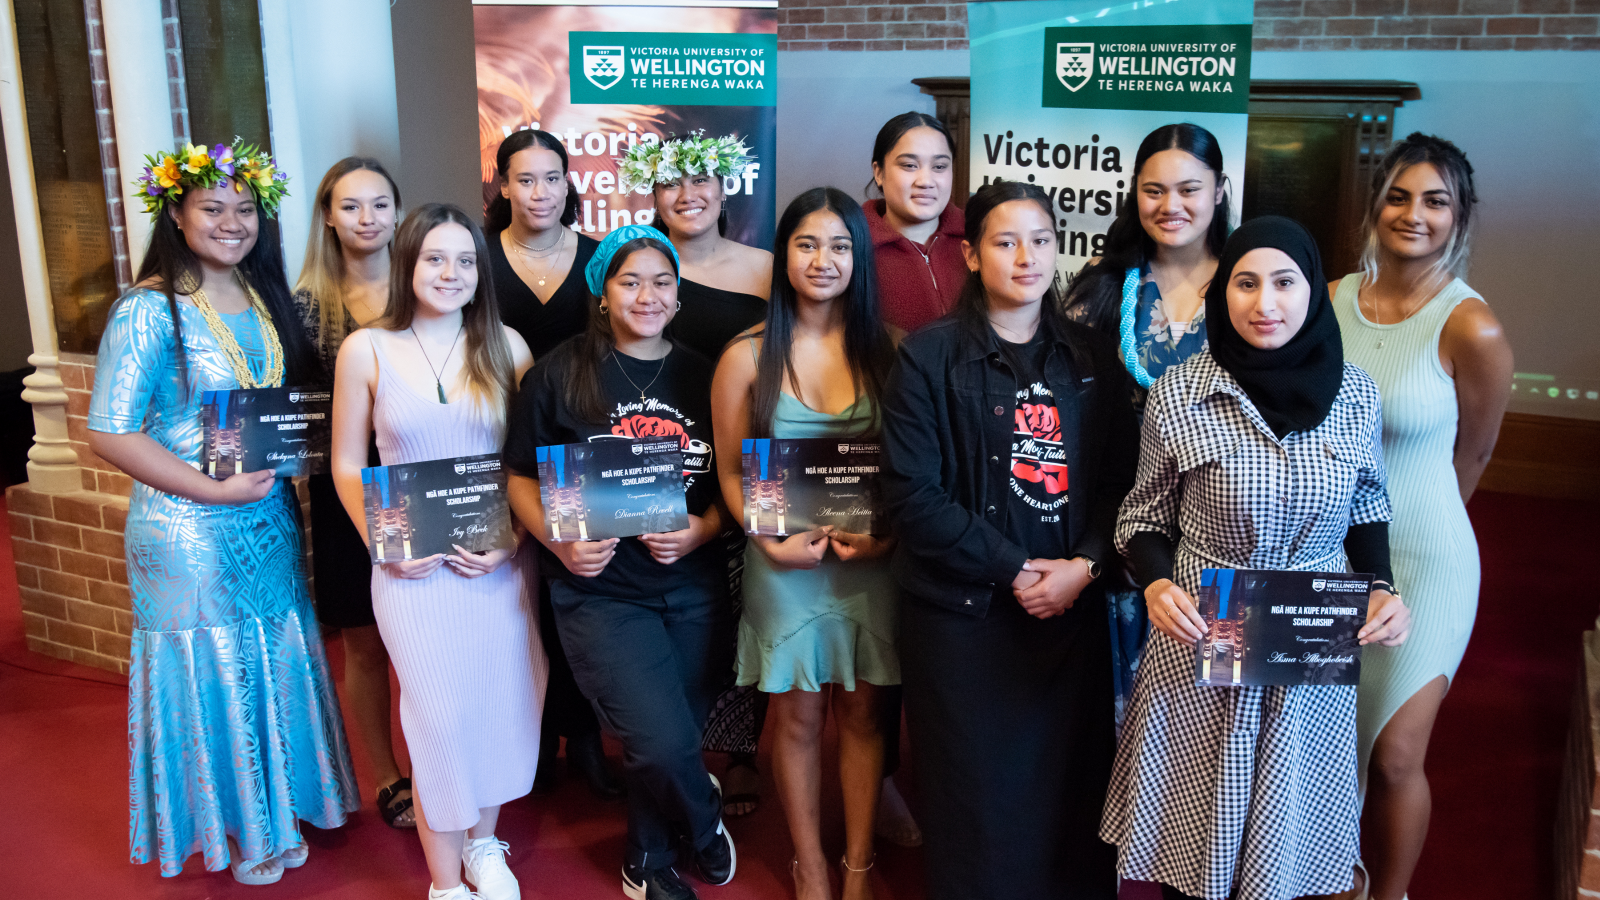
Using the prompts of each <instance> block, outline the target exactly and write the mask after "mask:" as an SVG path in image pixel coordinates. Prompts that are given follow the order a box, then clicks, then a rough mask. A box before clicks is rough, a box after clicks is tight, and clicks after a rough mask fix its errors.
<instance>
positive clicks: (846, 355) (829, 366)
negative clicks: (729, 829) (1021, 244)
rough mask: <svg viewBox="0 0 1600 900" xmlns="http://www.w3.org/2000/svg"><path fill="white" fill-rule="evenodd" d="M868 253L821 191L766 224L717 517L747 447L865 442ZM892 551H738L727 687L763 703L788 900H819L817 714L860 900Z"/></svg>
mask: <svg viewBox="0 0 1600 900" xmlns="http://www.w3.org/2000/svg"><path fill="white" fill-rule="evenodd" d="M869 241H870V236H869V234H868V230H867V223H866V219H865V217H864V216H863V215H862V213H861V207H860V206H858V205H857V204H856V202H855V201H854V200H851V199H850V198H849V196H847V195H846V194H844V193H843V192H842V191H839V190H836V189H834V188H813V189H811V190H809V191H806V192H805V193H803V194H801V195H800V196H799V197H796V198H795V199H794V201H793V202H792V203H790V204H789V208H788V209H786V210H785V211H784V213H783V217H782V218H781V219H780V220H779V221H778V233H777V238H776V241H775V243H774V246H775V247H776V248H777V254H776V262H777V267H778V271H779V272H781V273H782V275H781V276H780V277H779V278H778V279H777V280H776V282H775V284H774V285H773V299H772V302H771V304H770V305H769V306H768V309H767V321H766V324H765V326H764V327H762V328H760V329H752V330H751V331H747V332H745V334H744V335H743V336H742V339H740V340H736V341H735V342H734V343H733V345H732V346H730V347H729V348H728V349H727V350H726V351H725V352H724V353H723V356H722V362H721V363H720V364H719V365H718V366H717V373H716V377H715V379H714V380H713V381H712V384H711V404H712V407H713V408H715V409H716V410H718V411H719V412H718V416H717V420H716V434H717V460H718V463H717V474H718V477H719V480H720V481H721V484H722V496H723V499H724V500H725V501H726V502H727V504H728V508H729V509H730V510H736V509H743V507H744V499H743V495H744V491H743V487H742V477H743V474H742V473H743V467H742V465H741V463H740V460H741V459H742V453H741V450H742V446H743V442H744V440H745V439H746V438H751V437H772V438H838V439H847V440H848V439H854V440H875V439H876V438H877V431H878V407H879V404H880V403H881V397H882V393H883V381H884V378H885V377H886V376H887V375H888V370H889V365H890V363H891V362H892V361H893V352H894V348H893V345H892V343H891V341H890V339H889V334H888V332H887V331H885V329H884V326H883V323H882V321H881V320H880V319H879V318H878V309H877V298H876V296H875V292H874V287H875V285H874V281H875V280H876V279H874V277H873V271H872V256H871V250H870V246H869ZM891 546H892V544H891V542H890V541H888V540H886V539H885V538H884V537H882V536H879V537H873V536H871V535H866V534H848V533H845V532H842V531H837V530H833V529H831V528H819V529H814V530H812V531H808V532H805V533H803V534H797V535H792V536H790V537H788V538H786V539H783V540H779V539H778V538H772V537H756V538H752V539H751V540H750V541H749V542H748V543H747V544H746V548H745V552H744V601H745V602H744V611H743V616H742V618H741V620H740V623H739V658H738V671H739V684H741V685H754V686H755V687H756V688H757V689H758V690H761V691H763V692H765V693H768V694H771V695H772V697H773V699H772V709H773V712H774V714H775V715H776V718H777V722H776V724H777V728H778V733H777V737H776V739H775V742H774V745H773V758H774V765H775V766H776V775H777V779H778V788H779V791H780V793H781V794H782V796H783V807H784V812H785V813H786V814H787V816H788V819H789V832H790V834H791V835H792V837H793V839H794V846H795V864H794V867H793V868H794V879H795V892H796V894H797V895H798V896H799V897H800V898H801V900H818V898H821V900H827V898H831V897H832V896H833V892H832V890H831V889H830V887H829V879H828V868H829V866H828V861H827V859H826V856H825V855H824V853H823V851H822V823H821V804H822V729H823V725H824V724H825V723H826V721H827V717H828V710H829V709H830V707H831V708H832V710H833V714H834V721H835V723H836V724H837V726H838V730H839V780H840V782H841V786H842V787H843V789H844V807H845V834H846V838H845V840H846V844H847V849H846V851H845V855H844V859H843V860H842V863H841V864H842V867H843V876H844V896H845V898H846V900H862V898H870V897H871V896H872V890H871V887H870V886H869V885H868V882H867V872H868V871H869V870H870V869H871V868H872V862H873V852H872V833H873V819H874V812H875V807H876V806H877V802H878V793H879V790H880V789H879V784H880V782H881V780H882V771H883V733H882V730H881V728H880V724H879V719H880V718H881V716H882V707H883V705H884V697H883V694H884V691H883V688H884V687H885V686H888V685H895V684H899V682H900V660H899V657H898V656H897V655H896V653H895V648H894V633H895V604H896V597H895V587H894V581H893V579H892V578H891V577H890V575H889V567H888V560H887V559H886V554H887V553H888V551H889V549H890V547H891ZM830 550H831V551H832V553H831V555H830V553H829V551H830Z"/></svg>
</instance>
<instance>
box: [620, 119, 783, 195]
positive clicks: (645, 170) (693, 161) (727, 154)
mask: <svg viewBox="0 0 1600 900" xmlns="http://www.w3.org/2000/svg"><path fill="white" fill-rule="evenodd" d="M753 161H754V160H753V159H752V158H751V156H750V148H749V147H746V146H745V143H744V139H742V138H736V137H734V136H733V135H731V134H730V135H724V136H722V137H715V138H708V137H706V136H705V129H697V130H695V131H693V132H690V134H689V136H688V137H682V138H674V139H672V140H670V141H666V142H664V143H655V142H651V143H645V142H643V141H641V142H639V143H637V144H634V145H633V146H632V147H629V148H628V152H627V153H625V154H623V156H622V162H621V163H620V164H619V165H618V166H617V180H618V181H619V182H620V183H621V187H622V192H623V193H624V194H626V193H630V192H636V193H640V194H643V193H646V192H648V191H649V190H650V189H651V188H652V187H655V186H656V185H658V184H664V183H670V182H673V181H677V180H679V179H680V178H683V177H684V176H685V175H716V176H718V177H720V178H733V177H736V176H738V175H742V174H744V170H745V168H746V167H748V166H749V165H750V163H751V162H753Z"/></svg>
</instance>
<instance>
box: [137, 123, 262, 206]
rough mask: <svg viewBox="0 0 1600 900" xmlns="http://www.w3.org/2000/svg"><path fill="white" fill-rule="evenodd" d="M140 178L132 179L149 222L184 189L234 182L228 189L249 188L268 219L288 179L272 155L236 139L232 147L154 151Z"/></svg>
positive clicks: (148, 157) (193, 146)
mask: <svg viewBox="0 0 1600 900" xmlns="http://www.w3.org/2000/svg"><path fill="white" fill-rule="evenodd" d="M144 161H145V163H146V165H145V167H144V174H143V175H141V176H139V177H138V178H136V179H134V182H133V183H134V184H135V185H137V186H138V188H139V196H140V197H141V198H143V199H144V211H145V212H147V213H149V214H150V217H151V218H152V219H153V218H155V217H156V216H157V215H160V213H161V210H162V208H164V207H165V206H166V205H167V204H168V203H176V202H177V200H178V197H179V195H181V194H182V193H183V192H184V191H185V190H186V189H188V188H200V189H202V190H204V189H207V188H214V187H216V186H217V185H219V184H221V183H222V181H223V179H225V178H232V179H233V189H234V190H235V191H243V190H244V188H245V185H249V186H250V193H252V194H254V195H255V198H256V206H257V207H258V208H259V209H260V211H261V214H262V215H263V216H266V217H267V218H269V219H275V218H277V216H278V205H279V204H280V203H282V202H283V198H284V197H287V196H288V195H289V176H287V175H285V174H283V173H282V172H279V171H278V164H277V162H275V161H274V160H273V158H272V154H270V153H267V152H266V151H265V150H262V149H261V148H259V147H257V146H256V145H255V144H246V143H245V142H244V139H243V138H240V137H235V138H234V139H233V144H232V145H231V146H230V145H227V144H218V145H216V146H215V147H212V148H211V149H210V150H209V151H207V150H206V148H205V147H203V146H199V147H197V146H195V145H194V144H184V145H183V149H182V150H179V151H178V152H177V153H157V154H155V155H153V156H146V157H145V158H144Z"/></svg>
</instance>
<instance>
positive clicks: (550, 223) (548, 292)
mask: <svg viewBox="0 0 1600 900" xmlns="http://www.w3.org/2000/svg"><path fill="white" fill-rule="evenodd" d="M567 167H568V162H567V148H566V147H564V146H563V145H562V143H561V139H560V138H557V137H556V136H555V135H552V134H550V133H548V132H544V131H535V130H533V129H526V128H525V129H523V130H521V131H515V132H512V133H511V135H510V136H508V137H507V138H506V139H505V140H503V141H501V142H500V149H499V150H498V151H497V152H496V153H495V171H496V173H497V174H498V175H499V179H500V196H499V197H496V198H495V199H494V201H493V202H491V203H490V204H489V208H488V212H487V214H486V215H485V216H484V222H483V230H484V232H485V233H486V234H487V236H488V238H489V262H490V267H491V269H492V270H493V272H494V283H495V289H496V291H497V292H498V294H499V297H498V299H499V302H500V316H501V318H502V320H503V321H504V322H505V323H506V324H507V325H508V326H510V327H511V329H512V330H513V331H515V332H517V334H520V335H522V339H523V340H525V341H527V342H528V348H529V349H530V350H532V351H533V356H534V358H535V359H538V358H540V357H542V356H544V355H545V354H546V353H549V352H550V351H551V350H553V349H555V346H556V345H557V344H559V343H561V342H562V341H564V340H566V339H567V338H569V337H572V336H573V335H575V334H578V333H580V332H582V331H583V328H584V325H585V324H587V323H588V321H589V291H588V289H587V288H586V287H584V284H583V267H584V266H586V265H588V264H589V260H590V259H591V258H593V257H594V248H596V247H598V246H599V242H598V241H596V240H595V239H594V238H588V237H584V236H583V235H581V234H578V233H577V232H575V231H573V230H572V228H571V225H572V223H573V222H575V221H577V219H578V192H577V191H576V190H574V189H573V187H572V183H571V181H569V180H568V178H567Z"/></svg>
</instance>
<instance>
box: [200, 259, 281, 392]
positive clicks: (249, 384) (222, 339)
mask: <svg viewBox="0 0 1600 900" xmlns="http://www.w3.org/2000/svg"><path fill="white" fill-rule="evenodd" d="M233 274H234V277H235V278H238V279H239V284H240V285H242V286H243V287H244V292H245V294H246V296H248V297H249V298H250V308H251V309H252V310H254V311H255V314H256V321H257V323H258V324H260V326H261V337H262V343H264V344H266V345H267V374H266V377H265V378H262V379H261V380H260V381H257V380H256V377H255V375H254V373H252V372H251V371H250V358H249V357H248V356H246V355H245V352H244V348H243V347H240V346H239V339H238V338H236V337H234V336H233V329H231V328H229V327H228V323H226V322H224V321H222V316H221V315H219V314H218V313H217V310H216V307H214V306H212V305H211V300H210V299H209V298H207V297H206V292H205V291H203V290H201V289H200V287H199V286H198V285H196V286H195V289H194V290H192V291H190V292H189V299H190V300H192V301H194V305H195V308H196V309H198V310H200V316H201V318H203V319H205V320H206V327H207V328H208V329H210V330H211V336H212V337H213V338H215V339H216V341H217V346H218V347H219V348H221V350H222V355H223V356H225V357H227V360H228V365H229V366H231V367H232V368H233V377H234V378H235V379H237V380H238V382H239V386H240V387H242V388H261V387H281V386H282V385H283V344H281V343H279V341H278V329H277V328H276V327H274V326H273V324H272V314H271V313H269V312H267V305H266V304H265V303H263V302H262V301H261V295H260V294H258V293H256V289H255V288H253V287H251V286H250V282H248V281H245V280H244V276H243V275H240V274H239V272H238V271H237V270H235V271H234V273H233Z"/></svg>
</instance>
